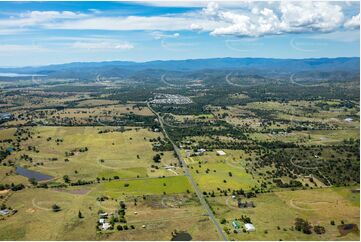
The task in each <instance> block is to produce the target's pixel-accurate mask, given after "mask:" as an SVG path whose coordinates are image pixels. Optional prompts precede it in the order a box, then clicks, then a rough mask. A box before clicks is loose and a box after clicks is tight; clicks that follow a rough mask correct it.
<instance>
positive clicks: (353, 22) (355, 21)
mask: <svg viewBox="0 0 361 242" xmlns="http://www.w3.org/2000/svg"><path fill="white" fill-rule="evenodd" d="M345 27H346V28H349V29H357V28H360V14H357V15H355V16H353V17H352V18H351V19H349V20H347V21H346V22H345Z"/></svg>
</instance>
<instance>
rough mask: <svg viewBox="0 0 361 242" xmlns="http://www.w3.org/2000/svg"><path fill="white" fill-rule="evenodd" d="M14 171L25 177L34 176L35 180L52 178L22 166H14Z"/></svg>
mask: <svg viewBox="0 0 361 242" xmlns="http://www.w3.org/2000/svg"><path fill="white" fill-rule="evenodd" d="M15 172H16V173H17V174H19V175H21V176H25V177H27V178H34V179H35V180H36V181H46V180H50V179H53V178H54V177H52V176H49V175H46V174H43V173H41V172H37V171H32V170H28V169H25V168H23V167H20V166H18V167H16V170H15Z"/></svg>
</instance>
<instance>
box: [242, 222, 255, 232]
mask: <svg viewBox="0 0 361 242" xmlns="http://www.w3.org/2000/svg"><path fill="white" fill-rule="evenodd" d="M244 227H245V229H246V231H247V232H253V231H256V228H255V227H254V226H253V224H250V223H246V224H244Z"/></svg>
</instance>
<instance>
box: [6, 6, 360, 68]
mask: <svg viewBox="0 0 361 242" xmlns="http://www.w3.org/2000/svg"><path fill="white" fill-rule="evenodd" d="M359 8H360V7H359V2H352V1H351V2H296V1H292V2H227V3H223V2H217V1H215V2H214V1H207V2H188V1H186V2H144V1H142V2H1V3H0V9H1V10H2V11H1V12H0V36H1V38H2V42H1V44H0V57H1V58H0V66H6V67H22V66H43V65H49V64H62V63H72V62H100V61H115V60H117V61H135V62H147V61H153V60H183V59H209V58H223V57H232V58H245V57H252V58H280V59H305V58H336V57H340V56H342V57H355V56H356V57H359V53H360V44H359V41H360V39H359V35H360V30H359V28H360V27H359V22H360V20H359Z"/></svg>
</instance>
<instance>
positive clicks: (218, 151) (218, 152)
mask: <svg viewBox="0 0 361 242" xmlns="http://www.w3.org/2000/svg"><path fill="white" fill-rule="evenodd" d="M216 153H217V155H219V156H223V155H226V152H224V151H223V150H217V151H216Z"/></svg>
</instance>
